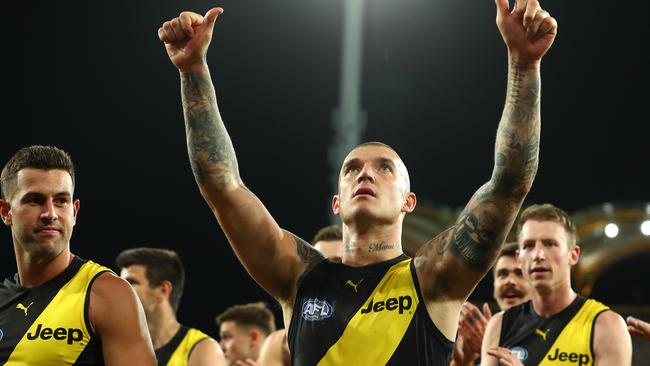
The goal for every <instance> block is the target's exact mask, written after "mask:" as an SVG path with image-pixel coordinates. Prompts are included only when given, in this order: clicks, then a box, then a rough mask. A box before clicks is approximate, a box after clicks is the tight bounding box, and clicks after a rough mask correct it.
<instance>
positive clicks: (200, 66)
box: [178, 62, 210, 76]
mask: <svg viewBox="0 0 650 366" xmlns="http://www.w3.org/2000/svg"><path fill="white" fill-rule="evenodd" d="M178 71H179V72H180V74H181V76H187V75H196V74H209V73H210V69H209V68H208V64H207V63H206V62H199V63H195V64H192V65H187V66H184V67H179V68H178Z"/></svg>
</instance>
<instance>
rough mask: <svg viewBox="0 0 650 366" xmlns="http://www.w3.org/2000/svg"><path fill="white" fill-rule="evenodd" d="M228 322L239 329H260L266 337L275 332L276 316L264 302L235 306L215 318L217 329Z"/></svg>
mask: <svg viewBox="0 0 650 366" xmlns="http://www.w3.org/2000/svg"><path fill="white" fill-rule="evenodd" d="M227 321H233V322H235V323H236V324H237V326H239V327H255V328H258V329H259V330H260V331H261V332H262V333H264V336H265V337H266V336H268V335H269V334H271V333H273V332H274V331H275V316H274V315H273V312H271V310H270V309H269V308H268V306H266V303H265V302H262V301H260V302H253V303H250V304H244V305H233V306H231V307H229V308H228V309H226V310H225V311H224V312H223V313H221V314H219V315H217V317H216V318H215V322H216V323H217V328H220V327H221V324H222V323H223V322H227Z"/></svg>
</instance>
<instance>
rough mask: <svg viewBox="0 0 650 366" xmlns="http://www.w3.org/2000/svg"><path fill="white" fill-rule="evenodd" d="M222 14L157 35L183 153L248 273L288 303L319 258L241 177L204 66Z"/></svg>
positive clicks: (184, 19) (180, 22)
mask: <svg viewBox="0 0 650 366" xmlns="http://www.w3.org/2000/svg"><path fill="white" fill-rule="evenodd" d="M222 12H223V9H221V8H214V9H211V10H210V11H208V12H207V13H206V15H205V17H203V16H201V15H199V14H196V13H192V12H183V13H181V14H180V15H179V16H178V17H177V18H174V19H172V20H170V21H168V22H165V23H164V24H163V26H162V27H161V28H160V29H159V30H158V36H159V38H160V40H161V41H163V42H164V43H165V48H166V50H167V54H168V56H169V58H170V59H171V61H172V63H173V64H174V65H175V66H176V67H177V68H178V70H179V72H180V77H181V93H182V99H183V112H184V116H185V129H186V134H187V150H188V153H189V158H190V164H191V166H192V171H193V173H194V177H195V179H196V182H197V183H198V186H199V189H200V190H201V194H202V195H203V197H204V198H205V200H206V201H207V203H208V205H209V206H210V208H211V209H212V211H213V213H214V214H215V216H216V218H217V220H218V221H219V224H220V225H221V228H222V229H223V231H224V232H225V234H226V236H227V237H228V240H229V242H230V244H231V246H232V247H233V249H234V251H235V254H236V255H237V257H238V258H239V260H240V261H241V262H242V264H243V265H244V267H245V268H246V270H247V271H248V272H249V273H250V274H251V275H252V276H253V278H254V279H255V280H256V281H257V282H258V283H259V284H260V285H261V286H262V287H264V288H265V289H266V290H267V291H268V292H269V293H271V295H273V296H274V297H276V298H277V299H278V300H280V301H281V302H283V303H288V302H292V301H293V297H294V296H295V282H296V279H297V278H298V276H300V274H301V273H302V272H303V271H304V270H305V268H306V267H307V266H308V265H309V264H310V263H311V262H313V261H314V260H317V259H318V258H319V257H320V254H319V252H318V251H316V250H314V249H313V248H312V247H311V245H309V244H308V243H306V242H304V241H303V240H301V239H299V238H297V237H296V236H294V235H292V234H290V233H289V232H287V231H284V230H282V229H281V228H280V227H279V226H278V224H277V223H276V222H275V220H274V219H273V217H271V215H270V214H269V212H268V210H267V209H266V208H265V207H264V205H263V204H262V203H261V202H260V201H259V199H258V198H257V197H256V196H255V195H254V194H252V193H251V192H250V191H249V190H248V189H247V188H246V187H245V186H244V184H243V182H242V180H241V178H240V176H239V168H238V166H237V158H236V156H235V150H234V148H233V145H232V141H231V140H230V136H229V135H228V132H227V131H226V127H225V125H224V123H223V120H222V119H221V115H220V114H219V109H218V107H217V99H216V93H215V89H214V86H213V84H212V81H211V79H210V71H209V69H208V65H207V61H206V53H207V50H208V46H209V44H210V41H211V39H212V31H213V28H214V24H215V22H216V20H217V17H218V16H219V15H220V14H221V13H222Z"/></svg>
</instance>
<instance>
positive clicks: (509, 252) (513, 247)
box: [492, 242, 519, 277]
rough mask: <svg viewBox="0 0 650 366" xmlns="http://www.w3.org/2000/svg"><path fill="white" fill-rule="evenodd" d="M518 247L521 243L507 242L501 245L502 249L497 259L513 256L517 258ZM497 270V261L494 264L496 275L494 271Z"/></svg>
mask: <svg viewBox="0 0 650 366" xmlns="http://www.w3.org/2000/svg"><path fill="white" fill-rule="evenodd" d="M517 249H519V243H516V242H515V243H506V244H504V245H503V246H502V247H501V250H500V251H499V255H497V260H499V258H501V257H511V258H515V254H516V253H517ZM495 270H496V262H494V266H492V273H493V274H494V276H495V277H496V273H495V272H494V271H495Z"/></svg>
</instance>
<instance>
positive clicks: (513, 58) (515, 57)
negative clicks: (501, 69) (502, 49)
mask: <svg viewBox="0 0 650 366" xmlns="http://www.w3.org/2000/svg"><path fill="white" fill-rule="evenodd" d="M541 62H542V60H541V59H531V58H526V57H523V56H521V55H519V54H516V53H508V65H509V66H510V67H511V68H516V69H518V70H522V71H528V70H539V68H540V65H541Z"/></svg>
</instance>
